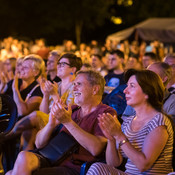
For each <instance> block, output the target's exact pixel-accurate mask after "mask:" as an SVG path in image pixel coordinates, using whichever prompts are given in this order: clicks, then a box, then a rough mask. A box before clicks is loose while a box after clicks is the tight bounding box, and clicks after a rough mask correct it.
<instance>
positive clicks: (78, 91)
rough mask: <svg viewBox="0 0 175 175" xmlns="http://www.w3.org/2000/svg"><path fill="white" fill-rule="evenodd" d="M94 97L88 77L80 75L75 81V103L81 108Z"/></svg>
mask: <svg viewBox="0 0 175 175" xmlns="http://www.w3.org/2000/svg"><path fill="white" fill-rule="evenodd" d="M92 95H93V86H92V85H91V84H90V83H89V81H88V80H87V77H86V75H84V74H79V75H77V77H76V78H75V81H74V101H75V103H76V104H77V105H79V106H81V105H83V104H85V103H86V102H88V101H89V98H91V97H92Z"/></svg>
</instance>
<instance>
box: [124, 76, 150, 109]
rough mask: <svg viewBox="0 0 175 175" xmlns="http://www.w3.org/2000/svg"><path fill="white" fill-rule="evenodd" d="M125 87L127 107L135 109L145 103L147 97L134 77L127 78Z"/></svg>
mask: <svg viewBox="0 0 175 175" xmlns="http://www.w3.org/2000/svg"><path fill="white" fill-rule="evenodd" d="M127 85H128V86H127V87H126V89H125V90H124V93H125V97H126V101H127V105H130V106H132V107H136V106H138V105H141V104H143V103H145V102H146V99H147V95H146V94H145V93H144V92H143V91H142V89H141V87H140V85H139V84H138V82H137V80H136V77H135V75H133V76H131V77H130V78H129V80H128V83H127Z"/></svg>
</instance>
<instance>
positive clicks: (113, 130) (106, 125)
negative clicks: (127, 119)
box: [98, 113, 122, 140]
mask: <svg viewBox="0 0 175 175" xmlns="http://www.w3.org/2000/svg"><path fill="white" fill-rule="evenodd" d="M98 120H99V126H100V128H101V130H102V131H103V133H104V135H105V136H106V137H107V138H108V139H110V140H111V139H112V137H113V138H114V137H118V136H119V135H120V134H121V133H122V131H121V124H120V122H119V121H118V119H117V117H116V116H112V115H111V114H109V113H106V114H105V113H104V114H101V115H99V118H98Z"/></svg>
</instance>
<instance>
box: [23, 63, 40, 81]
mask: <svg viewBox="0 0 175 175" xmlns="http://www.w3.org/2000/svg"><path fill="white" fill-rule="evenodd" d="M32 64H33V61H32V60H26V61H24V62H23V63H22V70H21V74H20V76H21V78H22V79H24V80H26V81H27V80H29V79H35V76H36V75H37V72H36V70H35V69H34V68H33V67H32Z"/></svg>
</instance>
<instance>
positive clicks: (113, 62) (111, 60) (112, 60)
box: [108, 54, 122, 69]
mask: <svg viewBox="0 0 175 175" xmlns="http://www.w3.org/2000/svg"><path fill="white" fill-rule="evenodd" d="M120 64H122V58H120V57H119V56H118V55H116V54H110V55H109V56H108V68H109V69H115V68H117V67H119V65H120Z"/></svg>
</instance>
